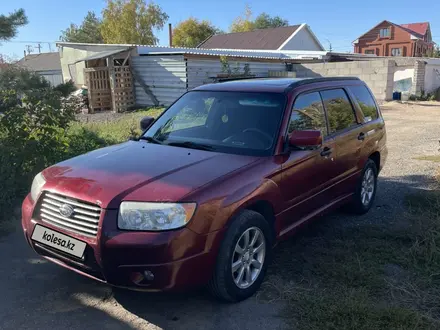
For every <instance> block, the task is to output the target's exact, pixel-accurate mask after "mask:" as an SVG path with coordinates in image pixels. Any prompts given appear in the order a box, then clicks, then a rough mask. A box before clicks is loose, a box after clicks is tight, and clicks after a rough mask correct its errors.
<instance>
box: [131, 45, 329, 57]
mask: <svg viewBox="0 0 440 330" xmlns="http://www.w3.org/2000/svg"><path fill="white" fill-rule="evenodd" d="M138 54H139V55H165V54H170V55H171V54H189V55H202V56H229V57H243V58H256V59H302V58H306V59H309V58H316V59H321V58H323V57H324V56H326V54H327V52H326V51H281V50H278V51H273V50H272V51H269V50H251V49H204V48H184V47H182V48H177V47H151V46H138Z"/></svg>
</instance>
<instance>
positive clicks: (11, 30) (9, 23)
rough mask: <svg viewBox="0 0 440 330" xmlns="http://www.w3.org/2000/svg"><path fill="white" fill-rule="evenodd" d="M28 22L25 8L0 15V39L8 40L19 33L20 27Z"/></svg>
mask: <svg viewBox="0 0 440 330" xmlns="http://www.w3.org/2000/svg"><path fill="white" fill-rule="evenodd" d="M27 23H28V19H27V17H26V14H25V12H24V9H18V10H16V11H14V12H13V13H10V14H9V15H8V16H6V15H0V40H3V41H8V40H10V39H12V38H14V37H15V36H16V35H17V30H18V28H19V27H21V26H24V25H26V24H27Z"/></svg>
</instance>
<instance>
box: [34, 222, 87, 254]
mask: <svg viewBox="0 0 440 330" xmlns="http://www.w3.org/2000/svg"><path fill="white" fill-rule="evenodd" d="M32 239H33V240H34V241H37V242H39V243H42V244H44V245H47V246H50V247H53V248H54V249H56V250H59V251H63V252H65V253H67V254H71V255H73V256H75V257H78V258H81V257H82V256H83V254H84V250H85V249H86V243H84V242H82V241H80V240H77V239H75V238H73V237H70V236H67V235H64V234H61V233H59V232H57V231H54V230H52V229H49V228H46V227H43V226H40V225H36V226H35V229H34V232H33V233H32Z"/></svg>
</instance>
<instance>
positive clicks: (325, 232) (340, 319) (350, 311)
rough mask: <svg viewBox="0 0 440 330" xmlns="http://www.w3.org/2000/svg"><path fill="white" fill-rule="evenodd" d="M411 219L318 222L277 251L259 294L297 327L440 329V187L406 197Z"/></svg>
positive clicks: (405, 213) (311, 328)
mask: <svg viewBox="0 0 440 330" xmlns="http://www.w3.org/2000/svg"><path fill="white" fill-rule="evenodd" d="M405 205H406V207H407V210H406V211H405V212H404V213H402V214H401V215H400V217H404V218H405V219H400V220H405V221H406V220H407V222H408V226H403V227H402V226H396V227H394V226H392V225H388V224H382V225H372V224H363V223H360V224H359V225H357V226H343V225H341V224H331V223H328V222H326V221H325V219H323V220H324V221H323V222H321V223H318V222H319V221H317V222H316V223H314V224H311V225H310V227H309V228H307V230H305V232H303V233H301V234H300V235H297V238H296V239H292V240H291V241H287V242H284V243H282V244H280V246H279V247H278V251H276V253H275V259H274V267H272V268H270V269H269V277H268V280H267V281H266V283H265V284H264V285H263V288H262V290H261V292H260V294H259V296H258V298H259V299H263V300H266V301H271V300H283V301H285V302H286V305H287V307H286V309H285V313H284V314H283V315H284V317H286V318H287V319H288V324H290V325H291V326H292V328H293V329H310V330H315V329H439V328H440V300H439V299H438V297H439V296H440V221H439V216H438V214H439V211H440V193H438V192H433V191H431V192H430V191H420V192H418V193H416V194H410V195H408V196H407V197H406V198H405Z"/></svg>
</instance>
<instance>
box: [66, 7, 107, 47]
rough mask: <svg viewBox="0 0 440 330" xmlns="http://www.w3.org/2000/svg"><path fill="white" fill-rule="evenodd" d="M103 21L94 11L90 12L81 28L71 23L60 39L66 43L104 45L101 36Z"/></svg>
mask: <svg viewBox="0 0 440 330" xmlns="http://www.w3.org/2000/svg"><path fill="white" fill-rule="evenodd" d="M100 27H101V20H100V19H99V18H98V17H96V14H95V13H94V12H93V11H89V12H88V13H87V15H86V16H85V17H84V20H83V22H82V23H81V25H80V26H78V25H76V24H73V23H71V24H70V26H69V27H68V28H67V29H65V30H63V31H61V37H60V39H61V40H62V41H66V42H83V43H96V44H101V43H104V40H103V38H102V35H101V30H100Z"/></svg>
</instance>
